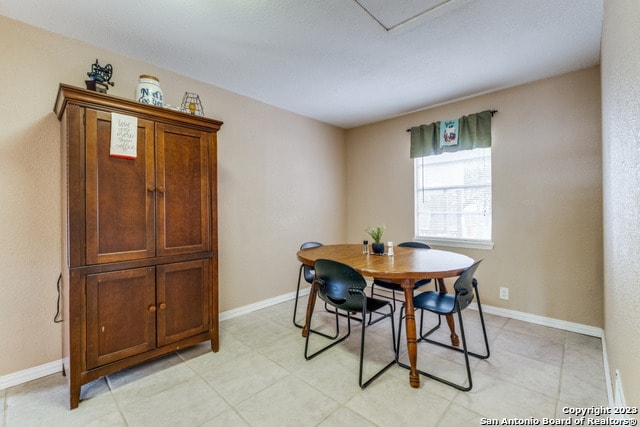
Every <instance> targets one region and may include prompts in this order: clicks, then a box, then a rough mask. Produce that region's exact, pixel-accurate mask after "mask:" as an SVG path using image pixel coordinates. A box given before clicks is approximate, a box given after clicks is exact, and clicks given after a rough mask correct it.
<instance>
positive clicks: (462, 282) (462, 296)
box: [453, 259, 482, 310]
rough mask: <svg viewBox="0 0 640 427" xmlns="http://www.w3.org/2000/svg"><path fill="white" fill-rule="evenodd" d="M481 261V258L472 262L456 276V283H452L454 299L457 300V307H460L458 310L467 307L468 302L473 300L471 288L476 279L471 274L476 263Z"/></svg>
mask: <svg viewBox="0 0 640 427" xmlns="http://www.w3.org/2000/svg"><path fill="white" fill-rule="evenodd" d="M481 262H482V260H481V259H480V260H478V261H476V262H474V263H473V264H472V265H471V266H470V267H468V268H467V269H466V270H465V271H464V272H463V273H462V274H461V275H460V277H458V279H457V280H456V283H455V284H454V285H453V288H454V289H455V291H456V299H457V300H458V307H460V310H464V309H465V308H467V307H468V306H469V304H471V301H473V288H474V282H475V280H476V279H474V278H473V275H474V274H475V273H476V270H477V269H478V265H479V264H480V263H481ZM475 284H476V285H477V282H475Z"/></svg>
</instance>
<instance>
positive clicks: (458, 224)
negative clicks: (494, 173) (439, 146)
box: [414, 147, 492, 248]
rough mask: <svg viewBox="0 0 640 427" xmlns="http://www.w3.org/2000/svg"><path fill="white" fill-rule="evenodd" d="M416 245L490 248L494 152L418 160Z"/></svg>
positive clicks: (465, 153)
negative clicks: (419, 243)
mask: <svg viewBox="0 0 640 427" xmlns="http://www.w3.org/2000/svg"><path fill="white" fill-rule="evenodd" d="M414 171H415V183H414V187H415V193H414V194H415V234H416V238H417V239H424V240H427V241H430V242H433V243H440V244H444V245H447V244H450V245H452V246H457V245H461V246H471V247H480V248H491V247H492V244H491V148H490V147H489V148H476V149H473V150H465V151H458V152H454V153H442V154H439V155H433V156H425V157H418V158H415V159H414Z"/></svg>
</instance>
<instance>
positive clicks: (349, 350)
mask: <svg viewBox="0 0 640 427" xmlns="http://www.w3.org/2000/svg"><path fill="white" fill-rule="evenodd" d="M305 299H306V297H303V298H301V300H300V301H301V304H302V307H305V306H306V301H305ZM292 312H293V301H289V302H286V303H281V304H278V305H275V306H272V307H268V308H265V309H262V310H259V311H255V312H253V313H250V314H246V315H243V316H239V317H236V318H233V319H229V320H226V321H224V322H222V323H221V345H220V352H218V353H215V354H214V353H212V352H211V351H210V347H209V344H208V343H204V344H202V345H199V346H196V347H192V348H189V349H185V350H181V351H178V352H176V353H172V354H170V355H168V356H166V357H163V358H161V359H158V360H155V361H152V362H149V363H146V364H143V365H140V366H137V367H135V368H131V369H128V370H126V371H123V372H120V373H117V374H114V375H110V376H109V377H107V378H103V379H100V380H97V381H95V382H93V383H91V384H87V385H85V386H83V389H82V397H81V398H82V401H81V403H80V406H79V408H78V409H75V410H73V411H69V410H68V409H67V406H66V405H67V403H68V396H67V392H66V386H65V380H64V378H63V377H62V375H60V374H56V375H50V376H47V377H45V378H41V379H38V380H35V381H31V382H29V383H27V384H22V385H18V386H15V387H11V388H9V389H7V390H0V420H2V421H1V422H0V425H1V426H2V427H29V426H45V425H46V426H83V427H84V426H277V427H282V426H296V427H299V426H350V427H357V426H393V427H396V426H409V425H411V426H447V427H449V426H476V425H483V424H484V425H487V424H490V422H491V420H492V419H498V421H501V420H502V419H503V418H519V419H529V418H530V417H533V418H534V419H537V420H542V418H543V417H546V418H563V419H566V418H567V417H569V415H565V414H564V413H563V412H562V408H563V407H570V408H575V407H587V406H596V407H597V406H601V405H602V406H607V404H608V402H607V392H606V385H605V379H604V369H603V361H602V348H601V340H600V339H599V338H593V337H588V336H583V335H579V334H575V333H572V332H567V331H562V330H558V329H553V328H549V327H543V326H537V325H533V324H528V323H525V322H522V321H518V320H513V319H508V318H503V317H499V316H494V315H486V316H485V317H486V323H487V327H488V335H489V340H490V346H491V357H490V358H489V359H488V360H477V359H473V358H472V363H473V371H472V372H473V384H474V387H473V390H472V391H470V392H467V393H465V392H459V391H457V390H455V389H453V388H451V387H448V386H446V385H443V384H441V383H438V382H436V381H433V380H431V379H428V378H424V377H421V384H420V388H419V389H413V388H411V387H410V386H409V381H408V375H409V373H408V371H407V370H405V369H403V368H401V367H399V366H397V365H396V366H393V367H392V368H391V369H390V370H388V371H387V372H385V373H384V374H383V375H382V376H381V377H380V378H378V379H377V380H376V381H374V382H373V383H372V384H371V385H370V386H369V387H368V388H367V389H365V390H361V389H360V388H359V387H358V376H357V375H358V374H357V372H358V371H357V369H358V349H359V336H360V326H359V325H357V326H354V328H353V333H352V335H351V337H350V338H349V339H347V340H346V341H345V342H343V343H342V344H340V345H338V346H336V347H334V348H333V349H331V350H329V351H328V352H325V353H323V354H321V355H319V356H318V357H316V358H314V359H312V360H310V361H306V360H305V359H304V357H303V351H304V339H303V338H302V337H301V335H300V329H298V328H296V327H294V326H293V325H292V322H291V314H292ZM319 313H321V314H318V316H316V317H315V318H314V319H315V320H317V323H316V322H315V321H314V324H316V325H317V328H318V329H322V328H324V327H327V326H328V325H329V324H330V323H331V317H330V316H329V315H328V314H326V313H325V312H319ZM464 314H465V315H466V317H465V319H466V320H467V322H468V323H466V325H467V327H466V330H467V333H468V334H469V335H470V334H471V331H476V332H477V331H479V330H480V327H479V323H478V315H477V312H476V311H473V310H465V312H464ZM429 319H432V320H433V318H429ZM396 326H397V324H396ZM437 334H440V332H438V333H437ZM440 336H441V337H444V338H445V339H446V337H447V336H446V335H445V334H444V332H443V334H440ZM312 339H313V340H312V342H311V345H312V346H313V347H314V348H317V347H318V346H319V345H321V344H323V342H324V341H323V338H321V337H319V336H317V335H312ZM403 341H404V337H403ZM479 342H481V341H478V334H477V333H476V334H474V336H471V337H470V346H471V347H472V349H474V350H480V347H479V344H478V343H479ZM402 347H403V348H405V349H406V345H404V344H403V346H402ZM366 348H367V350H368V351H369V350H370V349H371V351H369V353H368V354H367V356H366V359H365V360H366V362H368V363H367V365H366V366H367V372H371V371H372V369H375V367H376V366H377V365H378V364H379V363H383V362H384V361H385V360H390V358H392V349H391V339H390V326H389V322H387V321H385V322H380V323H377V324H375V325H372V326H371V327H370V328H369V329H367V346H366ZM418 353H419V362H418V363H419V366H420V367H421V368H424V369H425V370H430V371H434V372H437V373H438V374H441V375H445V376H448V377H449V378H452V379H455V380H464V379H465V373H464V366H463V365H462V364H463V363H464V361H463V359H462V356H461V355H460V354H458V353H456V352H452V351H449V350H446V349H442V348H439V347H436V346H433V345H429V344H426V343H423V344H420V346H419V348H418ZM403 357H404V360H405V361H406V354H404V355H403ZM483 419H484V420H483Z"/></svg>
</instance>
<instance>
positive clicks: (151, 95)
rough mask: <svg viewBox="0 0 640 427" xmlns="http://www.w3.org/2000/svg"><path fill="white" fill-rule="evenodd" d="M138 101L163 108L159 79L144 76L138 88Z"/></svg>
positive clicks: (141, 77)
mask: <svg viewBox="0 0 640 427" xmlns="http://www.w3.org/2000/svg"><path fill="white" fill-rule="evenodd" d="M136 101H138V102H142V103H143V104H151V105H155V106H157V107H162V89H161V88H160V81H159V80H158V78H157V77H154V76H149V75H147V74H142V75H141V76H140V80H139V81H138V87H137V88H136Z"/></svg>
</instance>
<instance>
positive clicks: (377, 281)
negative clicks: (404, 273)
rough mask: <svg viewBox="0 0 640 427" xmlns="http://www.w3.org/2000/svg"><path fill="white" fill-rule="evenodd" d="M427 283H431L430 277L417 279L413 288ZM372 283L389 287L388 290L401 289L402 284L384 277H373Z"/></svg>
mask: <svg viewBox="0 0 640 427" xmlns="http://www.w3.org/2000/svg"><path fill="white" fill-rule="evenodd" d="M429 283H431V279H422V280H418V281H417V282H416V283H415V285H413V289H418V288H420V287H422V286H424V285H428V284H429ZM373 284H374V285H376V286H380V287H383V288H385V289H389V290H390V291H396V292H402V291H403V289H402V286H400V285H399V284H398V283H393V282H390V281H388V280H384V279H373Z"/></svg>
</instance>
